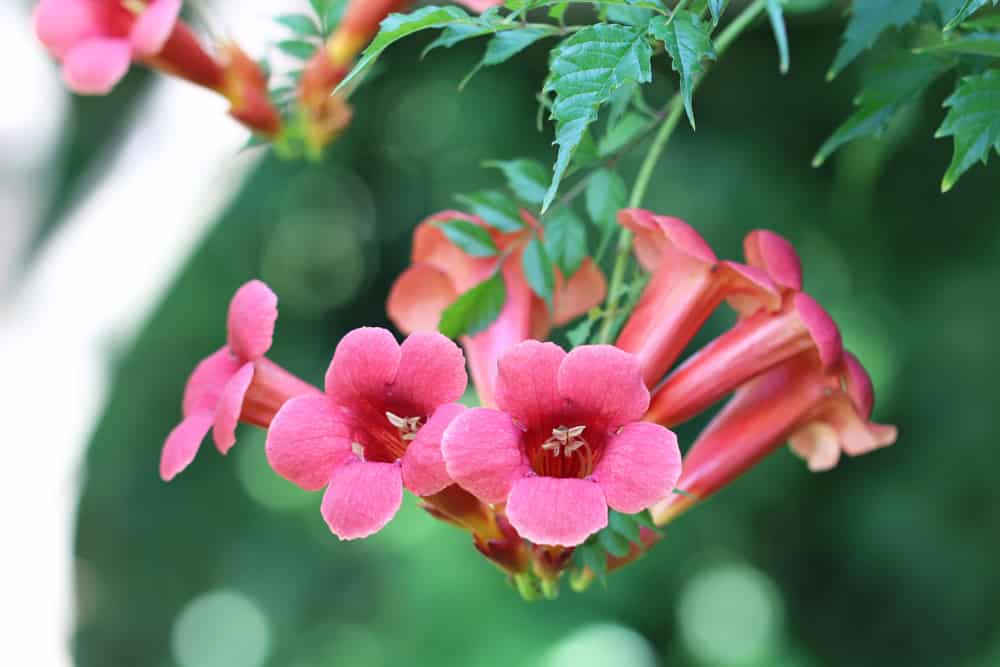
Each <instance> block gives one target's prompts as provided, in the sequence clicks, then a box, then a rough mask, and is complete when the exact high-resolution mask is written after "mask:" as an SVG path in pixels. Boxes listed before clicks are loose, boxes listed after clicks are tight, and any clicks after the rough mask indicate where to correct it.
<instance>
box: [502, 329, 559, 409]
mask: <svg viewBox="0 0 1000 667" xmlns="http://www.w3.org/2000/svg"><path fill="white" fill-rule="evenodd" d="M565 359H566V352H565V351H564V350H563V349H562V348H561V347H559V346H558V345H556V344H555V343H540V342H538V341H537V340H526V341H524V342H522V343H519V344H518V345H515V346H514V347H512V348H510V349H509V350H508V351H507V352H506V354H504V355H503V356H502V357H500V361H499V362H498V364H497V366H498V369H499V370H498V373H497V383H496V402H497V405H498V406H500V409H501V410H503V411H504V412H506V413H508V414H510V415H511V416H513V417H514V419H516V420H517V421H519V422H521V423H522V424H523V425H525V426H542V427H544V426H545V425H546V424H547V423H548V422H549V421H550V419H551V418H552V416H554V415H558V414H560V412H561V411H562V398H561V397H560V395H559V384H558V381H557V377H558V375H559V368H560V366H561V365H562V363H563V361H564V360H565Z"/></svg>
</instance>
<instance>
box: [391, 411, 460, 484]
mask: <svg viewBox="0 0 1000 667" xmlns="http://www.w3.org/2000/svg"><path fill="white" fill-rule="evenodd" d="M463 412H465V406H463V405H460V404H458V403H449V404H448V405H442V406H441V407H440V408H438V409H437V410H435V412H434V414H433V415H431V418H430V419H428V420H427V423H426V424H424V425H423V427H421V429H420V431H418V432H417V437H416V438H414V440H413V442H411V443H410V446H409V447H407V448H406V453H405V454H404V455H403V485H404V486H406V488H408V489H409V490H410V491H412V492H413V493H415V494H417V495H418V496H430V495H433V494H435V493H437V492H438V491H441V490H442V489H443V488H445V487H446V486H448V485H449V484H451V483H452V479H451V477H450V476H449V475H448V469H447V467H445V464H444V455H443V454H442V453H441V440H442V439H443V438H444V432H445V429H447V428H448V426H449V425H450V424H451V423H452V421H454V419H455V418H456V417H457V416H458V415H460V414H462V413H463Z"/></svg>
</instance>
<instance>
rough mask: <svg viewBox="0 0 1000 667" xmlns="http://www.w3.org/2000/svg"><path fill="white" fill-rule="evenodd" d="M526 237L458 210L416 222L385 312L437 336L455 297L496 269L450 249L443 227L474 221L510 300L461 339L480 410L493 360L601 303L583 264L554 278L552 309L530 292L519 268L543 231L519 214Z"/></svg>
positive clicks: (597, 280) (407, 328) (594, 277)
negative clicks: (405, 264) (489, 241)
mask: <svg viewBox="0 0 1000 667" xmlns="http://www.w3.org/2000/svg"><path fill="white" fill-rule="evenodd" d="M521 216H522V218H523V219H524V221H525V223H526V224H527V228H526V229H524V230H523V231H519V232H513V233H507V234H504V233H501V232H499V231H497V230H495V229H493V228H492V227H490V226H489V225H487V224H486V223H485V222H483V221H482V220H481V219H480V218H477V217H475V216H471V215H466V214H465V213H461V212H459V211H444V212H442V213H438V214H436V215H433V216H431V217H430V218H428V219H427V220H425V221H423V222H422V223H420V225H418V226H417V228H416V230H415V231H414V232H413V254H412V262H413V263H412V265H411V266H410V267H409V268H408V269H407V270H406V271H404V272H403V274H402V275H400V276H399V278H398V279H397V280H396V282H395V283H394V284H393V286H392V290H391V292H390V293H389V300H388V303H387V305H386V308H387V310H388V313H389V318H390V319H391V320H392V321H393V323H394V324H395V325H396V326H397V327H399V329H400V330H401V331H403V332H405V333H410V332H413V331H434V330H436V329H437V326H438V322H439V321H440V319H441V314H442V313H443V312H444V310H445V309H446V308H447V307H448V306H449V305H450V304H451V303H452V302H454V301H455V299H457V298H458V297H459V296H461V295H462V294H464V293H465V292H467V291H469V290H470V289H472V288H473V287H475V286H476V285H478V284H479V283H481V282H483V281H484V280H486V279H487V278H489V277H490V276H491V275H493V272H494V271H495V270H496V265H497V261H498V258H496V257H473V256H472V255H469V254H468V253H466V252H465V251H464V250H462V249H461V248H460V247H458V246H457V245H455V244H454V243H453V242H452V241H451V240H450V239H448V237H447V236H446V235H445V233H444V232H443V231H442V230H441V228H440V226H439V225H440V224H442V223H447V222H449V221H453V220H463V221H467V222H472V223H474V224H476V225H480V226H481V227H483V228H485V229H486V230H488V231H489V232H490V234H491V236H492V237H493V240H494V242H495V243H496V245H497V247H498V248H499V249H500V252H501V253H502V254H507V256H506V258H505V259H504V260H503V268H502V271H503V280H504V285H505V286H506V290H507V299H506V301H505V302H504V305H503V309H502V310H501V311H500V315H499V316H498V317H497V319H496V320H495V321H494V322H493V323H492V324H491V325H490V326H489V327H487V328H486V329H485V330H484V331H481V332H479V333H477V334H474V335H471V336H463V337H462V339H461V343H462V346H463V347H464V348H465V353H466V356H467V357H468V360H469V367H470V369H471V372H472V381H473V384H474V385H475V387H476V391H477V392H478V394H479V400H480V403H481V404H482V405H484V406H490V405H493V404H494V396H493V393H494V392H493V386H494V383H495V382H496V376H497V359H499V358H500V356H501V355H502V354H503V353H504V352H506V351H507V350H508V349H510V348H511V347H512V346H514V345H516V344H517V343H520V342H521V341H523V340H527V339H529V338H537V339H543V338H545V337H546V336H547V335H548V334H549V331H551V329H552V327H553V326H558V325H560V324H565V323H566V322H569V321H570V320H572V319H574V318H576V317H578V316H580V315H582V314H583V313H585V312H587V311H588V310H590V309H591V308H593V307H594V306H596V305H598V304H599V303H601V301H603V300H604V295H605V293H606V291H607V284H606V283H605V280H604V275H603V274H602V273H601V271H600V269H599V268H598V267H597V265H595V264H594V263H593V262H592V261H591V260H590V259H585V260H584V261H583V264H581V265H580V268H579V269H578V270H577V272H576V273H574V274H573V275H572V276H570V277H569V279H566V278H565V277H564V276H563V275H562V274H561V273H559V272H558V271H557V272H556V289H555V296H554V299H553V302H554V308H553V309H552V310H550V309H549V307H548V306H547V305H546V303H545V301H543V300H542V299H540V298H539V297H538V296H537V295H535V293H534V292H533V291H532V289H531V286H530V285H529V284H528V281H527V279H526V278H525V276H524V271H523V270H522V268H521V253H522V252H523V250H524V247H525V246H526V245H527V243H528V241H529V240H530V239H531V234H532V231H533V230H534V231H536V232H540V231H541V228H540V225H539V224H538V222H537V221H536V220H535V219H534V218H533V217H532V216H530V215H529V214H528V213H526V212H524V211H522V213H521Z"/></svg>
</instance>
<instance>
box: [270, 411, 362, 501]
mask: <svg viewBox="0 0 1000 667" xmlns="http://www.w3.org/2000/svg"><path fill="white" fill-rule="evenodd" d="M265 451H266V453H267V461H268V463H270V464H271V467H272V468H274V471H275V472H276V473H278V474H279V475H281V476H282V477H284V478H285V479H287V480H289V481H290V482H293V483H295V484H298V485H299V486H301V487H302V488H303V489H306V490H308V491H318V490H319V489H322V488H323V487H324V486H326V485H327V483H329V481H330V475H332V474H333V471H334V469H336V468H337V467H338V466H342V465H344V464H345V463H347V462H349V461H352V460H356V459H357V456H356V455H355V454H354V452H353V451H352V449H351V431H350V428H349V426H348V425H347V424H346V423H345V422H344V419H343V413H342V412H341V410H340V408H338V407H337V406H336V405H335V404H334V403H333V402H332V401H331V400H330V399H329V398H328V397H326V396H322V395H317V394H310V395H307V396H299V397H297V398H293V399H291V400H290V401H288V402H287V403H285V404H284V405H283V406H282V407H281V409H280V410H279V411H278V414H277V415H275V417H274V420H273V421H272V422H271V428H270V429H268V432H267V444H266V445H265Z"/></svg>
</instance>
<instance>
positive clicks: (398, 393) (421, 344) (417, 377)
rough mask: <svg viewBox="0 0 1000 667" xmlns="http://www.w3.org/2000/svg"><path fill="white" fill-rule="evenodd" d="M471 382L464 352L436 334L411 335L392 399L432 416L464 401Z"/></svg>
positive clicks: (402, 349) (401, 354) (404, 347)
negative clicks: (467, 386) (441, 408)
mask: <svg viewBox="0 0 1000 667" xmlns="http://www.w3.org/2000/svg"><path fill="white" fill-rule="evenodd" d="M468 382H469V378H468V376H467V375H466V373H465V356H464V355H463V354H462V350H461V348H459V347H458V345H456V344H455V343H453V342H452V341H450V340H448V338H447V337H445V336H443V335H441V334H439V333H437V332H433V333H429V332H422V331H418V332H417V333H413V334H410V335H409V336H408V337H407V338H406V340H404V341H403V344H402V345H401V346H400V350H399V370H398V371H397V373H396V379H395V381H394V382H393V383H392V388H391V394H392V399H393V400H397V401H402V402H403V403H405V404H406V405H408V406H413V408H414V409H415V410H416V413H417V414H420V415H429V414H431V413H432V412H434V410H436V409H437V408H438V406H440V405H444V404H446V403H452V402H454V401H457V400H458V399H460V398H462V394H464V393H465V387H466V385H467V384H468Z"/></svg>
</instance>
